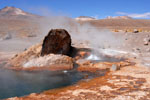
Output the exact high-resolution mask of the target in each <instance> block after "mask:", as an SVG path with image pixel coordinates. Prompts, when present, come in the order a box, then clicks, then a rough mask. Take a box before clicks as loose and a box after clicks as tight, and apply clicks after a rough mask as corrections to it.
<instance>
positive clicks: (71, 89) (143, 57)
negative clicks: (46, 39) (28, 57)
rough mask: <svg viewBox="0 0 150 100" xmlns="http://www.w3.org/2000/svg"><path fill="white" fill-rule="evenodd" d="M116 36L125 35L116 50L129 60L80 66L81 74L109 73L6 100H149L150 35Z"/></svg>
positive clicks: (129, 33) (140, 33) (119, 33)
mask: <svg viewBox="0 0 150 100" xmlns="http://www.w3.org/2000/svg"><path fill="white" fill-rule="evenodd" d="M114 34H116V35H124V36H125V38H124V39H125V40H124V41H125V42H124V44H122V45H121V46H119V47H118V48H117V49H116V50H120V51H117V53H118V54H119V52H122V53H120V54H121V55H123V57H126V58H129V60H127V61H120V62H117V63H114V62H102V63H95V64H93V63H91V62H84V63H81V62H80V61H79V65H80V66H79V68H78V71H90V72H94V73H96V72H97V71H101V70H107V73H106V75H105V76H102V77H97V78H94V79H92V80H86V81H80V82H78V83H77V84H75V85H73V86H68V87H64V88H60V89H53V90H48V91H44V92H42V93H32V94H30V95H28V96H25V97H13V98H9V99H7V100H47V99H51V100H149V99H150V88H149V87H150V77H149V76H150V69H149V67H148V66H149V57H148V56H149V54H150V53H149V50H148V49H149V48H150V44H149V33H148V32H138V33H133V32H116V33H114ZM145 42H147V43H145ZM37 46H38V45H37ZM76 46H77V44H76ZM78 46H79V47H80V46H81V47H82V44H80V43H79V44H78ZM31 48H32V47H31ZM40 49H41V47H40ZM107 49H114V48H111V47H110V48H105V49H104V50H103V51H107ZM122 50H123V51H124V52H123V51H122ZM27 51H28V50H27ZM27 51H25V52H27ZM30 51H32V50H30ZM34 51H36V50H34ZM32 53H34V52H32ZM79 53H80V55H85V54H84V53H85V52H79ZM112 53H113V52H112ZM29 54H31V53H29ZM37 54H38V53H37ZM120 54H119V55H120ZM18 57H20V56H18ZM19 59H20V58H19ZM77 61H78V60H77ZM77 63H78V62H77ZM146 66H147V67H146Z"/></svg>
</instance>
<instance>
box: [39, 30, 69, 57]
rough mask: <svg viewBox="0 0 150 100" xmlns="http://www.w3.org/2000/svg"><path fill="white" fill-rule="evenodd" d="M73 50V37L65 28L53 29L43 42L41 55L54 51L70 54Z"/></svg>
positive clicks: (54, 52) (55, 52)
mask: <svg viewBox="0 0 150 100" xmlns="http://www.w3.org/2000/svg"><path fill="white" fill-rule="evenodd" d="M70 50H71V37H70V35H69V33H68V32H67V31H66V30H64V29H52V30H50V32H49V33H48V35H47V36H46V37H45V39H44V41H43V44H42V51H41V56H44V55H47V54H50V53H53V54H64V55H69V53H70Z"/></svg>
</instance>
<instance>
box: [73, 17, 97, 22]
mask: <svg viewBox="0 0 150 100" xmlns="http://www.w3.org/2000/svg"><path fill="white" fill-rule="evenodd" d="M75 20H77V21H88V20H96V18H93V17H89V16H79V17H77V18H75Z"/></svg>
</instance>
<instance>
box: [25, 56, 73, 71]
mask: <svg viewBox="0 0 150 100" xmlns="http://www.w3.org/2000/svg"><path fill="white" fill-rule="evenodd" d="M23 67H24V68H29V69H30V68H32V67H33V68H35V67H37V68H43V69H46V68H48V69H50V70H54V71H55V70H69V69H72V68H73V60H72V58H71V57H68V56H65V55H58V54H57V55H54V54H49V55H45V56H43V57H38V58H35V59H32V60H30V61H28V62H26V63H24V64H23ZM44 67H45V68H44Z"/></svg>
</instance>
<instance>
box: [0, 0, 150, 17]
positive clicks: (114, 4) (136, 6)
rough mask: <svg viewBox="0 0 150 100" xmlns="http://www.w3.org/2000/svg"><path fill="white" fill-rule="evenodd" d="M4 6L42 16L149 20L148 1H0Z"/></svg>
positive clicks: (0, 5) (149, 8)
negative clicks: (118, 17)
mask: <svg viewBox="0 0 150 100" xmlns="http://www.w3.org/2000/svg"><path fill="white" fill-rule="evenodd" d="M5 6H14V7H17V8H21V9H22V10H24V11H26V12H30V13H33V14H38V15H43V16H50V15H62V16H68V17H72V18H75V17H79V16H90V17H95V18H98V19H101V18H106V17H107V16H129V17H132V18H140V19H141V18H142V19H150V0H0V9H1V8H3V7H5Z"/></svg>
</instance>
